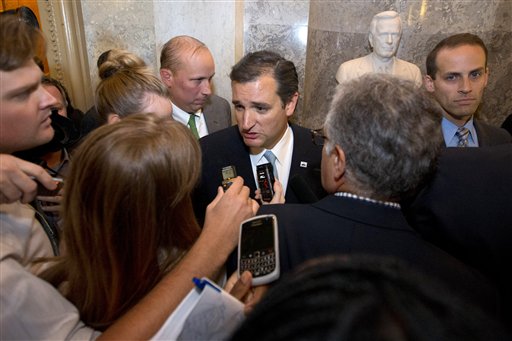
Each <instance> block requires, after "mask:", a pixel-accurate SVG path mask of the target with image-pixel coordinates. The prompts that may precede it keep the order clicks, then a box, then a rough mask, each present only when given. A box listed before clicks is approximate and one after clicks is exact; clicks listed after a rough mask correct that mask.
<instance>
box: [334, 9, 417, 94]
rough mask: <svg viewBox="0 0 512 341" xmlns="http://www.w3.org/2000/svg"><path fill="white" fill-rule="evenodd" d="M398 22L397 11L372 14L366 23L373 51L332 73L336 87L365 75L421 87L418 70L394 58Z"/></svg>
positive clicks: (410, 64) (398, 33) (398, 29)
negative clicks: (389, 76) (391, 77)
mask: <svg viewBox="0 0 512 341" xmlns="http://www.w3.org/2000/svg"><path fill="white" fill-rule="evenodd" d="M401 37H402V22H401V20H400V17H399V15H398V13H397V12H395V11H385V12H380V13H378V14H376V15H375V16H374V17H373V19H372V22H371V23H370V32H369V34H368V40H369V41H370V46H371V47H372V49H373V51H372V53H370V54H369V55H366V56H364V57H361V58H356V59H352V60H349V61H347V62H344V63H342V64H341V65H340V67H339V68H338V72H336V80H337V81H338V83H339V84H341V83H342V82H345V81H347V80H351V79H353V78H357V77H360V76H362V75H364V74H365V73H370V72H375V73H387V74H392V75H395V76H397V77H400V78H404V79H409V80H412V81H414V82H415V83H416V85H417V86H418V87H420V86H421V84H422V78H421V72H420V69H419V68H418V67H417V66H416V65H414V64H412V63H409V62H406V61H404V60H401V59H398V58H396V57H395V55H396V51H397V49H398V45H399V43H400V38H401Z"/></svg>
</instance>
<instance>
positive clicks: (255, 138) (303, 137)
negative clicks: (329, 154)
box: [194, 51, 325, 219]
mask: <svg viewBox="0 0 512 341" xmlns="http://www.w3.org/2000/svg"><path fill="white" fill-rule="evenodd" d="M230 77H231V86H232V90H233V96H232V98H233V104H234V107H235V116H236V121H237V123H238V124H237V125H236V126H233V127H230V128H227V129H224V130H222V131H219V132H217V133H214V134H211V135H208V136H206V137H203V138H202V139H201V140H200V144H201V149H202V153H203V160H202V162H203V171H202V177H201V183H200V186H199V187H198V189H197V190H196V192H195V196H194V206H195V209H196V214H197V215H198V218H199V219H201V214H204V212H205V208H206V206H207V204H208V203H209V202H210V201H211V200H212V199H213V198H214V197H215V195H216V193H217V189H218V187H219V185H220V184H221V182H222V180H223V178H222V173H221V170H222V168H224V167H226V166H235V168H236V172H237V174H238V175H239V176H241V177H243V178H244V184H245V185H246V186H248V187H249V188H250V189H251V194H252V195H254V193H255V191H256V189H257V186H256V184H257V183H258V181H257V178H256V176H257V174H256V167H257V166H258V165H261V164H265V163H271V164H272V163H273V164H274V167H273V169H274V172H275V173H274V175H275V177H276V179H278V181H279V182H280V183H281V184H282V189H283V191H284V196H285V200H286V202H287V203H298V202H304V201H311V200H313V201H314V200H315V197H318V198H321V197H322V196H324V195H325V192H324V191H323V189H322V186H321V182H320V171H319V168H320V158H321V153H322V148H321V146H318V145H315V144H314V143H313V141H312V139H311V133H310V131H309V130H308V129H305V128H303V127H300V126H298V125H295V124H290V123H289V122H288V120H289V119H290V118H291V117H292V115H293V113H294V111H295V107H296V105H297V101H298V98H299V93H298V76H297V72H296V69H295V65H294V64H293V63H292V62H291V61H289V60H286V59H285V58H283V57H282V56H280V55H279V54H277V53H275V52H271V51H257V52H253V53H249V54H247V55H246V56H245V57H244V58H242V59H241V60H240V61H239V62H238V63H237V64H236V65H235V66H234V67H233V69H232V71H231V74H230ZM268 152H271V153H272V155H269V153H268ZM272 159H274V160H272ZM299 182H300V184H299V185H297V186H295V184H296V183H299ZM304 192H305V193H306V194H309V195H304ZM311 194H313V195H311Z"/></svg>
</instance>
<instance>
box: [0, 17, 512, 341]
mask: <svg viewBox="0 0 512 341" xmlns="http://www.w3.org/2000/svg"><path fill="white" fill-rule="evenodd" d="M383 21H384V22H387V21H389V22H390V23H391V24H392V25H391V26H392V28H391V30H392V31H393V32H394V33H387V34H389V35H391V36H393V35H398V37H399V36H400V34H401V25H400V22H399V20H398V21H397V17H396V16H393V13H391V14H390V13H387V12H386V16H382V15H381V16H379V17H377V18H376V19H375V24H372V30H375V32H373V33H372V34H371V35H370V39H371V42H372V47H373V48H374V52H373V54H372V55H371V56H369V58H379V53H381V52H382V51H384V50H385V49H382V48H379V46H378V45H379V44H391V45H393V48H392V50H393V53H392V55H391V56H389V57H387V61H388V62H392V63H399V60H398V59H394V53H395V52H396V46H395V45H397V44H398V43H397V40H396V39H389V41H387V40H386V39H384V38H382V39H381V37H379V34H378V33H379V32H380V33H382V31H384V30H385V29H388V28H389V27H388V26H386V25H385V24H382V22H383ZM379 25H380V26H379ZM383 25H384V26H383ZM398 41H399V39H398ZM44 44H45V42H44V37H43V35H42V33H41V31H39V30H38V29H37V28H34V27H31V26H30V25H28V24H26V23H24V22H22V21H20V20H18V18H17V17H15V16H11V15H1V16H0V46H1V52H0V77H1V78H0V82H1V87H0V96H1V97H0V100H1V102H0V119H1V123H2V125H1V128H0V185H1V187H0V235H1V239H0V245H1V248H0V273H1V277H0V282H1V292H0V295H1V302H2V303H1V307H0V309H1V311H0V322H1V328H0V333H1V335H0V336H1V338H2V339H113V338H115V339H149V338H151V337H152V336H153V335H155V334H156V333H157V331H158V330H159V329H160V327H161V326H162V325H163V323H164V322H165V320H166V319H167V318H168V317H169V316H170V314H171V313H172V312H173V311H174V310H175V308H176V307H177V306H178V305H179V304H180V302H181V301H182V300H183V299H184V298H185V296H186V295H187V293H188V292H189V291H190V290H191V289H192V288H193V287H194V284H193V282H192V278H193V277H198V278H201V277H208V278H211V279H213V280H215V281H217V282H218V283H226V280H227V284H226V287H225V288H226V290H228V291H229V292H230V293H231V294H232V295H233V296H235V297H236V298H238V299H240V300H241V301H242V302H243V303H244V304H245V305H246V313H247V316H248V318H247V319H246V321H245V322H244V323H243V324H242V325H241V326H240V328H239V329H238V330H237V331H236V332H235V334H234V335H233V339H236V340H238V339H244V340H245V339H297V338H308V339H310V338H311V339H319V340H320V339H322V340H323V339H334V338H336V339H339V338H349V337H350V339H361V340H362V339H386V340H398V339H414V340H420V339H421V340H422V339H447V340H448V339H449V340H452V339H461V340H462V339H475V340H488V339H493V340H495V339H503V340H506V339H508V337H509V335H508V334H507V333H510V330H509V326H510V322H512V311H511V309H510V306H511V305H512V295H511V290H510V287H511V286H512V282H511V281H510V279H509V276H508V274H507V270H506V269H507V268H508V260H510V259H512V252H511V251H510V248H509V247H508V246H509V244H510V240H512V232H510V226H512V213H511V212H512V210H510V208H512V198H511V196H510V192H511V189H512V135H511V134H509V133H508V132H507V131H506V130H504V129H501V128H498V127H494V126H491V125H488V124H486V123H484V122H482V121H481V120H479V119H478V118H477V117H476V113H477V110H478V107H479V104H480V103H481V101H482V98H483V93H484V89H485V86H486V84H487V80H488V77H489V72H488V67H487V58H488V51H487V48H486V46H485V44H484V42H483V41H482V40H481V39H480V38H479V37H478V36H476V35H474V34H470V33H462V34H456V35H453V36H450V37H447V38H446V39H443V40H442V41H441V42H439V44H437V46H436V47H435V48H434V49H433V50H432V51H431V52H430V53H429V54H428V56H427V58H426V70H427V75H426V76H425V77H424V79H423V80H424V82H423V85H422V86H421V87H420V86H419V85H418V79H417V72H416V71H417V69H418V68H417V67H416V68H413V67H412V66H410V65H409V64H410V63H408V64H403V63H406V62H404V61H400V62H403V63H402V64H403V65H407V67H408V69H409V70H413V71H414V72H412V71H411V72H412V73H413V74H414V75H415V76H414V78H413V79H406V78H407V77H404V76H403V75H402V76H397V75H393V74H392V73H391V72H385V71H382V70H381V71H379V70H370V71H365V72H361V73H360V74H357V76H351V77H347V76H346V73H347V70H348V71H353V67H350V65H349V64H344V66H343V68H341V67H340V70H342V71H338V73H339V74H340V77H339V80H338V81H339V85H338V87H337V89H336V92H335V95H334V97H333V98H332V101H331V104H330V109H329V112H328V113H327V115H326V118H325V123H324V125H323V129H321V130H315V131H313V130H311V129H308V128H306V127H301V126H299V125H298V124H295V123H291V121H290V120H291V119H292V117H293V114H294V112H295V108H296V106H297V102H298V100H299V90H298V89H299V87H298V82H299V80H298V75H297V71H296V68H295V65H294V63H293V62H292V61H290V60H287V59H286V58H284V57H283V56H282V55H280V54H279V53H277V52H276V51H267V50H263V51H254V52H250V53H247V54H246V55H245V56H244V57H243V58H242V59H241V60H240V61H238V62H237V63H236V64H235V65H234V66H233V68H232V71H231V73H230V78H231V86H232V103H233V106H234V111H233V115H232V113H231V108H230V105H229V103H228V102H227V101H226V100H225V99H223V98H221V97H219V96H216V95H214V94H213V93H212V87H211V82H212V78H213V77H214V74H215V64H214V59H213V56H212V54H211V52H210V51H209V49H208V47H207V46H206V45H205V44H204V43H202V42H201V41H199V40H197V39H196V38H193V37H189V36H178V37H174V38H172V39H170V40H169V41H168V42H167V43H166V44H164V46H163V47H162V53H161V58H160V63H161V65H160V77H158V76H157V75H154V74H153V72H152V71H151V68H149V67H148V65H146V63H145V62H144V61H143V60H142V59H141V58H140V57H138V56H136V55H135V54H133V53H131V52H129V51H126V50H122V49H117V48H113V49H111V50H108V51H105V52H104V53H103V54H102V55H101V56H100V57H99V58H98V64H97V66H98V73H99V76H100V81H99V84H98V85H97V87H96V92H95V105H94V106H93V107H92V108H90V110H88V111H87V113H86V114H85V115H84V114H82V113H81V112H77V110H76V109H75V108H73V106H72V104H71V99H70V98H69V96H68V94H67V91H66V89H65V87H64V86H63V85H62V84H60V82H58V81H57V80H53V79H51V78H49V77H47V76H43V73H42V70H41V68H40V67H39V66H38V65H37V63H36V60H38V59H39V60H40V58H41V56H40V55H38V52H39V51H41V50H44V49H41V46H44ZM388 52H389V51H388ZM36 57H37V58H36ZM381 57H382V56H381ZM383 60H384V59H381V61H383ZM402 64H400V65H402ZM342 74H343V77H341V75H342ZM337 78H338V77H337ZM348 78H350V79H348ZM232 117H233V119H232ZM232 120H233V121H234V123H235V124H232ZM265 163H271V164H272V166H273V169H274V175H275V178H276V181H275V184H274V190H275V191H274V192H275V194H274V197H273V198H272V200H271V201H270V203H266V202H263V201H262V200H261V197H260V194H259V185H258V174H257V172H256V168H257V166H258V165H261V164H265ZM225 166H234V168H235V169H236V173H237V175H238V176H236V177H234V178H233V179H231V180H230V181H231V182H232V184H231V186H230V187H229V188H228V189H226V190H224V189H223V188H222V187H221V186H220V185H221V183H222V180H223V177H222V172H221V170H222V168H224V167H225ZM62 181H63V182H64V187H63V188H57V187H58V185H59V184H61V183H62ZM38 187H39V191H38ZM42 187H45V188H46V189H47V190H50V191H53V192H52V194H51V195H42V192H40V189H41V188H42ZM257 214H274V215H275V216H276V217H277V220H278V235H279V250H280V264H281V275H280V276H281V277H280V279H279V280H278V281H277V282H276V283H271V284H270V285H266V286H260V287H253V286H252V285H251V280H252V274H251V273H249V272H245V273H243V274H242V275H241V276H240V277H239V278H238V277H237V275H236V273H237V272H236V271H235V270H236V265H235V264H236V256H235V253H234V251H235V249H236V247H237V244H238V238H239V228H240V223H241V222H242V221H244V220H246V219H248V218H250V217H253V216H254V215H257ZM228 277H229V279H228ZM407 302H410V303H407Z"/></svg>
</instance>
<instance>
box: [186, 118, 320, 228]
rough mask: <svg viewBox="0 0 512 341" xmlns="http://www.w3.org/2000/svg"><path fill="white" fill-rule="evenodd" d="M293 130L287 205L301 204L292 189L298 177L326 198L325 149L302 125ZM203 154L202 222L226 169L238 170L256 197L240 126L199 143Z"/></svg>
mask: <svg viewBox="0 0 512 341" xmlns="http://www.w3.org/2000/svg"><path fill="white" fill-rule="evenodd" d="M290 126H291V128H292V130H293V136H294V145H293V155H292V163H291V167H290V175H289V180H288V187H287V189H286V197H285V199H286V202H287V203H298V202H300V201H301V200H300V199H301V193H297V192H296V191H295V190H294V189H293V188H292V187H291V186H290V183H291V181H290V180H291V179H292V178H293V177H294V176H297V175H299V176H302V177H303V178H304V179H305V181H306V182H307V183H308V185H309V186H310V187H311V189H312V190H313V192H314V193H315V195H316V196H317V197H319V198H321V197H323V196H325V191H324V190H323V188H322V184H321V180H320V163H321V158H322V147H320V146H317V145H315V144H314V143H313V141H312V139H311V133H310V131H309V129H306V128H302V127H300V126H298V125H294V124H291V125H290ZM199 143H200V145H201V150H202V176H201V181H200V184H199V186H198V187H197V188H196V190H195V191H194V196H193V200H194V209H195V212H196V216H197V217H198V220H199V222H202V221H203V220H204V214H205V210H206V206H207V205H208V204H209V203H210V202H211V201H212V200H213V198H215V196H216V195H217V188H218V187H219V186H220V185H221V183H222V173H221V169H222V168H223V167H225V166H229V165H233V166H235V167H236V171H237V174H238V175H239V176H241V177H242V178H243V179H244V184H245V185H246V186H248V187H249V188H250V189H251V196H252V197H254V192H255V191H256V188H257V187H256V183H255V181H254V175H253V171H252V168H251V160H250V158H249V150H248V148H247V147H246V145H245V144H244V141H243V139H242V136H241V135H240V132H239V130H238V126H232V127H229V128H227V129H224V130H222V131H219V132H217V133H214V134H209V135H207V136H205V137H203V138H201V139H200V140H199Z"/></svg>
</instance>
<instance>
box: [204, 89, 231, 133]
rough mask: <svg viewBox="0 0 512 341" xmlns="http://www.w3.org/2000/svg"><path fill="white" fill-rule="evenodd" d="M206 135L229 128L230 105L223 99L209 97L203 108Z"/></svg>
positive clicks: (213, 96)
mask: <svg viewBox="0 0 512 341" xmlns="http://www.w3.org/2000/svg"><path fill="white" fill-rule="evenodd" d="M203 114H204V119H205V120H206V127H207V128H208V134H211V133H214V132H216V131H219V130H222V129H224V128H227V127H230V126H231V125H232V124H231V105H229V103H228V101H226V100H225V99H224V98H222V97H219V96H216V95H211V96H210V97H209V98H208V101H206V103H205V104H204V106H203Z"/></svg>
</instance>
